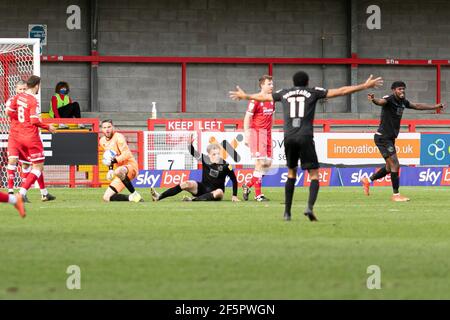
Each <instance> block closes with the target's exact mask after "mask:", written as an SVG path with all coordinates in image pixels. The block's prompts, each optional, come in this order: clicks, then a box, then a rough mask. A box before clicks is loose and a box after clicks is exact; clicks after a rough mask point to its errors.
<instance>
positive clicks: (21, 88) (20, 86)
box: [5, 80, 31, 194]
mask: <svg viewBox="0 0 450 320" xmlns="http://www.w3.org/2000/svg"><path fill="white" fill-rule="evenodd" d="M25 90H27V83H26V82H25V81H23V80H20V81H19V82H17V83H16V94H20V93H22V92H25ZM13 99H14V96H13V97H11V98H9V99H8V101H6V104H5V105H6V111H7V112H8V111H9V112H14V111H13V110H12V109H11V102H12V100H13ZM16 122H17V119H11V123H10V128H12V127H14V125H15V124H16ZM8 141H9V140H8ZM19 161H20V162H21V163H22V172H26V171H28V172H29V170H31V166H30V164H31V163H29V162H28V161H27V159H19V155H13V154H11V153H10V152H9V148H8V166H7V167H6V170H7V173H8V193H9V194H14V178H15V176H16V170H17V164H18V162H19Z"/></svg>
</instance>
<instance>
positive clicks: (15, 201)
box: [0, 192, 26, 218]
mask: <svg viewBox="0 0 450 320" xmlns="http://www.w3.org/2000/svg"><path fill="white" fill-rule="evenodd" d="M0 202H4V203H10V204H12V205H13V206H14V208H16V209H17V211H19V214H20V216H21V217H22V218H25V216H26V213H25V205H24V203H23V198H22V196H21V195H20V193H18V194H16V195H13V194H7V193H3V192H0Z"/></svg>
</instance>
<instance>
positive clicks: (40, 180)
mask: <svg viewBox="0 0 450 320" xmlns="http://www.w3.org/2000/svg"><path fill="white" fill-rule="evenodd" d="M38 184H39V189H41V190H42V189H45V181H44V173H43V172H41V176H40V177H39V178H38Z"/></svg>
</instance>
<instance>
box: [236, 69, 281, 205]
mask: <svg viewBox="0 0 450 320" xmlns="http://www.w3.org/2000/svg"><path fill="white" fill-rule="evenodd" d="M259 87H260V88H261V91H260V92H261V93H264V94H272V91H273V80H272V77H271V76H269V75H264V76H262V77H261V78H260V79H259ZM274 113H275V104H274V102H273V101H266V102H258V101H254V100H250V101H249V103H248V108H247V112H246V114H245V117H244V130H245V133H244V143H245V145H246V146H248V147H250V152H251V155H252V159H255V170H254V171H253V177H252V179H251V180H250V182H249V183H247V184H244V185H243V186H242V189H243V197H244V200H245V201H247V200H248V195H249V194H250V188H251V187H252V186H255V200H256V201H268V200H269V199H267V198H266V197H265V196H264V194H263V193H262V192H261V185H262V177H263V176H264V174H266V173H267V171H268V170H269V169H270V167H271V165H272V125H273V120H274V117H273V115H274Z"/></svg>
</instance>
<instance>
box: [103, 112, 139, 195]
mask: <svg viewBox="0 0 450 320" xmlns="http://www.w3.org/2000/svg"><path fill="white" fill-rule="evenodd" d="M102 133H103V137H101V138H100V141H99V148H100V150H103V151H104V153H103V164H104V165H106V166H108V167H109V171H108V174H107V176H106V178H107V179H108V180H112V182H111V184H110V185H109V187H108V189H106V191H105V194H104V195H103V200H104V201H106V202H109V201H133V202H141V201H144V200H143V199H142V197H141V195H140V194H139V193H138V192H137V191H136V190H135V189H134V186H133V184H132V183H131V180H133V179H134V178H136V175H137V173H138V170H139V168H138V164H137V162H136V160H135V159H134V157H133V154H132V153H131V151H130V148H128V144H127V142H126V140H125V137H124V136H123V135H122V134H121V133H118V132H115V131H114V125H113V122H112V120H104V121H102ZM114 165H116V169H115V170H114ZM124 188H127V189H128V191H130V193H131V194H130V195H125V194H120V193H119V192H121V191H122V190H123V189H124Z"/></svg>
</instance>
